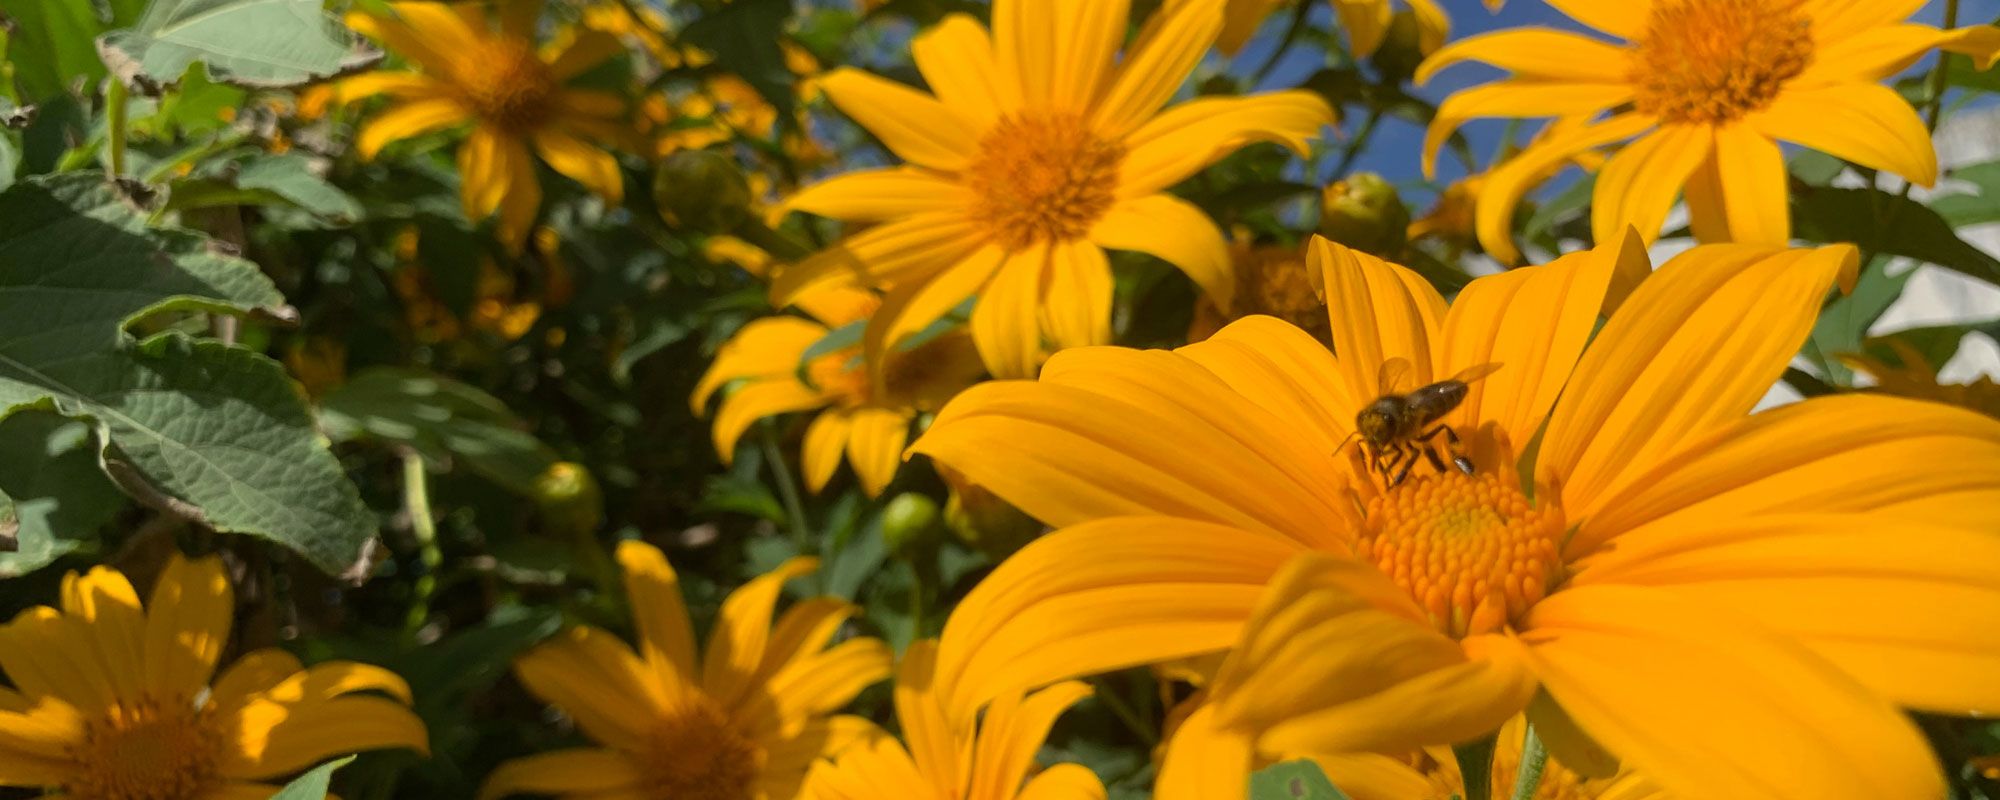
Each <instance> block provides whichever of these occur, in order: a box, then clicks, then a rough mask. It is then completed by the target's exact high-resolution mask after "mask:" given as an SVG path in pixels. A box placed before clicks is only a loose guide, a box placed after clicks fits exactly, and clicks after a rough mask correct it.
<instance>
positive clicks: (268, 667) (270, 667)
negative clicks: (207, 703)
mask: <svg viewBox="0 0 2000 800" xmlns="http://www.w3.org/2000/svg"><path fill="white" fill-rule="evenodd" d="M303 669H305V665H303V664H301V663H299V659H298V656H294V655H292V654H291V653H287V652H285V651H283V650H280V649H278V648H275V647H266V648H263V649H259V650H253V651H251V652H249V653H245V654H244V655H243V656H242V657H241V658H238V659H236V661H234V662H232V663H231V664H230V665H229V668H228V669H225V670H223V671H222V676H221V677H219V678H217V679H216V681H215V686H214V687H213V691H212V692H210V694H211V695H212V696H213V697H215V702H216V703H217V705H219V706H223V707H228V706H231V705H238V704H241V703H242V702H245V701H247V700H249V699H250V698H251V696H252V695H255V694H260V693H262V692H265V691H268V690H270V688H271V687H273V686H276V685H278V684H279V683H282V682H284V680H285V679H286V678H290V677H292V676H293V675H294V674H297V673H298V672H299V671H300V670H303Z"/></svg>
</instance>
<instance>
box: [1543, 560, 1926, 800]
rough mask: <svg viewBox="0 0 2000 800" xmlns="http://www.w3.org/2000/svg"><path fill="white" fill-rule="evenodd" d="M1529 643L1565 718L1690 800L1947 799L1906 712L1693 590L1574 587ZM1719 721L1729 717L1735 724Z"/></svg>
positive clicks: (1554, 599)
mask: <svg viewBox="0 0 2000 800" xmlns="http://www.w3.org/2000/svg"><path fill="white" fill-rule="evenodd" d="M1525 627H1526V630H1525V631H1524V633H1523V634H1522V638H1523V641H1524V642H1526V643H1527V644H1528V648H1527V651H1528V656H1527V657H1528V659H1529V660H1530V661H1531V663H1532V664H1533V665H1534V670H1535V673H1536V674H1537V675H1538V676H1540V678H1541V680H1542V682H1543V685H1544V686H1546V687H1547V690H1548V692H1549V694H1550V695H1551V696H1553V697H1554V698H1555V700H1556V702H1558V703H1560V704H1561V705H1562V708H1563V710H1564V711H1566V712H1568V713H1569V715H1570V716H1572V717H1573V718H1575V720H1576V721H1577V723H1578V724H1580V725H1581V726H1582V727H1583V729H1584V730H1585V731H1586V732H1588V733H1589V734H1590V735H1591V736H1592V737H1594V738H1595V739H1597V741H1599V742H1602V743H1603V744H1604V745H1605V746H1606V747H1607V748H1609V749H1610V750H1611V751H1612V752H1615V753H1617V754H1619V755H1620V756H1621V757H1623V758H1624V759H1625V761H1626V762H1627V763H1628V764H1630V765H1631V766H1632V768H1633V769H1635V770H1636V771H1638V772H1640V773H1642V774H1644V775H1646V776H1647V777H1648V778H1650V779H1652V780H1654V781H1656V782H1658V783H1659V784H1661V785H1662V786H1663V787H1664V788H1666V789H1667V790H1668V791H1669V792H1671V793H1672V794H1674V795H1676V796H1680V797H1729V798H1744V800H1758V799H1760V798H1768V799H1769V800H1778V798H1796V797H1823V798H1854V800H1862V798H1882V797H1939V796H1942V795H1943V793H1944V780H1943V773H1942V771H1941V769H1940V768H1939V766H1938V764H1937V762H1936V761H1935V759H1934V757H1933V756H1932V755H1931V751H1930V747H1929V745H1927V744H1925V742H1924V739H1923V736H1922V735H1921V734H1919V733H1918V732H1917V729H1916V727H1915V726H1914V725H1912V724H1911V723H1910V721H1909V720H1908V719H1907V718H1905V717H1904V716H1903V715H1902V713H1901V712H1899V711H1897V710H1896V709H1895V707H1893V706H1891V705H1890V704H1889V703H1888V702H1886V701H1885V700H1883V699H1881V698H1879V697H1877V696H1875V695H1873V694H1871V693H1870V692H1869V691H1868V690H1867V689H1866V688H1865V687H1863V686H1862V685H1861V684H1859V683H1857V682H1855V681H1854V679H1853V678H1850V677H1848V676H1847V675H1845V674H1843V673H1841V672H1840V671H1839V670H1838V669H1836V668H1834V667H1833V666H1832V665H1829V664H1828V663H1826V662H1825V661H1824V660H1822V659H1820V658H1819V657H1818V656H1816V655H1814V654H1813V653H1811V652H1810V651H1808V650H1806V649H1805V648H1803V647H1801V646H1800V645H1798V644H1797V643H1795V642H1792V641H1789V640H1786V639H1784V638H1782V637H1780V636H1777V635H1773V634H1772V633H1769V632H1767V631H1766V630H1765V629H1763V628H1761V627H1758V626H1756V625H1752V624H1746V623H1745V622H1742V621H1739V620H1738V619H1736V618H1733V617H1732V616H1731V615H1730V613H1729V610H1728V609H1725V608H1723V607H1720V606H1715V605H1711V604H1705V603H1698V602H1696V601H1695V600H1694V599H1693V598H1689V597H1686V596H1685V595H1684V594H1682V593H1678V592H1669V591H1667V590H1662V589H1648V588H1639V587H1628V586H1593V587H1583V588H1574V589H1564V590H1562V591H1560V592H1557V593H1555V594H1554V595H1551V596H1550V597H1549V598H1547V599H1545V600H1543V601H1541V602H1540V603H1538V604H1536V605H1535V607H1534V609H1533V610H1532V611H1530V612H1529V616H1528V618H1527V620H1526V625H1525ZM1716 720H1728V721H1729V723H1728V724H1726V725H1718V724H1716Z"/></svg>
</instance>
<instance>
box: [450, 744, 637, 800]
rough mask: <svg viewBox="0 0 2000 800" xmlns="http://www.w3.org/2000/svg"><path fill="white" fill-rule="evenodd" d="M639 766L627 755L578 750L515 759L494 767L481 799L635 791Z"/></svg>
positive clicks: (481, 793) (496, 799)
mask: <svg viewBox="0 0 2000 800" xmlns="http://www.w3.org/2000/svg"><path fill="white" fill-rule="evenodd" d="M642 781H643V777H642V776H641V774H640V772H639V767H638V765H636V764H633V763H632V759H631V758H630V757H628V756H626V755H625V754H624V753H620V752H618V751H615V750H601V749H597V748H590V747H577V748H571V749H568V750H554V751H551V752H547V753H536V754H534V755H531V756H525V757H522V758H516V759H513V760H510V761H506V762H503V763H501V764H500V766H497V767H494V768H493V772H492V774H490V775H487V776H486V782H485V783H482V784H480V786H479V798H480V800H498V799H499V798H502V797H506V796H508V795H510V794H578V793H606V792H622V791H633V790H636V789H637V788H638V787H639V786H640V784H641V783H642Z"/></svg>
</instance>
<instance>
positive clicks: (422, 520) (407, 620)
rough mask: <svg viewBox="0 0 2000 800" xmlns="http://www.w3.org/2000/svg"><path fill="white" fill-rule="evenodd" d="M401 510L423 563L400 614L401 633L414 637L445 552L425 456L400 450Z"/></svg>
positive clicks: (426, 612)
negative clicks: (440, 546) (404, 610)
mask: <svg viewBox="0 0 2000 800" xmlns="http://www.w3.org/2000/svg"><path fill="white" fill-rule="evenodd" d="M403 510H404V512H405V513H407V514H409V516H410V532H411V533H412V534H415V535H416V537H417V554H418V558H419V559H421V560H422V562H423V565H424V572H423V574H422V575H418V576H417V580H416V584H415V586H414V587H412V589H411V594H410V610H409V612H408V613H407V614H405V615H404V617H403V633H404V635H406V636H411V637H414V636H416V634H417V631H419V630H422V629H423V627H424V622H425V621H427V620H428V619H429V618H430V615H431V593H432V592H434V591H436V590H437V571H438V569H439V568H440V567H442V566H444V553H443V552H441V551H439V550H438V544H437V521H436V520H435V519H433V518H432V516H431V490H430V479H429V476H428V475H426V474H425V472H424V457H423V456H420V455H417V454H416V453H414V452H408V453H404V454H403Z"/></svg>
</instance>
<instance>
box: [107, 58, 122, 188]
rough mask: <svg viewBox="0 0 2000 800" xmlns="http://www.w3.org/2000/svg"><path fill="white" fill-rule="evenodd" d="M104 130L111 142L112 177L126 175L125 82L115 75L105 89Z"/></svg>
mask: <svg viewBox="0 0 2000 800" xmlns="http://www.w3.org/2000/svg"><path fill="white" fill-rule="evenodd" d="M104 132H105V135H106V136H107V137H109V139H110V142H111V177H113V178H119V177H124V175H125V82H124V81H122V80H119V79H118V78H115V77H114V78H112V79H111V85H110V86H109V87H108V88H106V89H105V90H104Z"/></svg>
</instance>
